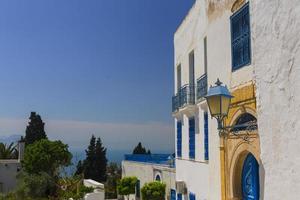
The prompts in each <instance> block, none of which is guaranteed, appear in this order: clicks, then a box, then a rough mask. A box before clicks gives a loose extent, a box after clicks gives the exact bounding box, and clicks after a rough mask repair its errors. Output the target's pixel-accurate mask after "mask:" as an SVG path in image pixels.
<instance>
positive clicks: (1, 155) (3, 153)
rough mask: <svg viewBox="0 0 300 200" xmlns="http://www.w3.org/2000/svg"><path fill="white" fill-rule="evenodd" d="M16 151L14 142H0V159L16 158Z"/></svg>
mask: <svg viewBox="0 0 300 200" xmlns="http://www.w3.org/2000/svg"><path fill="white" fill-rule="evenodd" d="M17 158H18V151H17V148H16V145H14V143H13V142H12V143H10V144H9V145H7V144H4V143H0V159H17Z"/></svg>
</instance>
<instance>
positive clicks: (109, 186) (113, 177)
mask: <svg viewBox="0 0 300 200" xmlns="http://www.w3.org/2000/svg"><path fill="white" fill-rule="evenodd" d="M106 171H107V180H106V183H105V196H106V197H105V198H106V199H116V198H117V195H118V193H117V183H118V181H119V180H120V179H121V173H122V170H121V167H120V166H119V165H118V164H117V163H110V164H109V165H108V166H107V170H106Z"/></svg>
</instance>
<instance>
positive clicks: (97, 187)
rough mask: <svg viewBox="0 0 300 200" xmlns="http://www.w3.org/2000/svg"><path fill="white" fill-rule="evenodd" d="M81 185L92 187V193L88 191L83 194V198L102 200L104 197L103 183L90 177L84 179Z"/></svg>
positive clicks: (86, 199)
mask: <svg viewBox="0 0 300 200" xmlns="http://www.w3.org/2000/svg"><path fill="white" fill-rule="evenodd" d="M83 185H84V186H86V187H92V188H94V192H93V193H88V194H86V195H85V197H84V199H85V200H104V199H105V191H104V184H102V183H99V182H97V181H94V180H92V179H84V180H83Z"/></svg>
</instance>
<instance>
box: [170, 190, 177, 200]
mask: <svg viewBox="0 0 300 200" xmlns="http://www.w3.org/2000/svg"><path fill="white" fill-rule="evenodd" d="M171 200H176V191H175V190H174V189H171Z"/></svg>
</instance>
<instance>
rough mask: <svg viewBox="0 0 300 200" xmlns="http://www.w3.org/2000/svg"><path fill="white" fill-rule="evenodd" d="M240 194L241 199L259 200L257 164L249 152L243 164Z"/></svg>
mask: <svg viewBox="0 0 300 200" xmlns="http://www.w3.org/2000/svg"><path fill="white" fill-rule="evenodd" d="M242 196H243V200H259V165H258V162H257V160H256V159H255V157H254V156H253V155H252V154H251V153H248V155H247V157H246V159H245V161H244V164H243V170H242Z"/></svg>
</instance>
